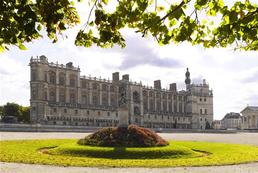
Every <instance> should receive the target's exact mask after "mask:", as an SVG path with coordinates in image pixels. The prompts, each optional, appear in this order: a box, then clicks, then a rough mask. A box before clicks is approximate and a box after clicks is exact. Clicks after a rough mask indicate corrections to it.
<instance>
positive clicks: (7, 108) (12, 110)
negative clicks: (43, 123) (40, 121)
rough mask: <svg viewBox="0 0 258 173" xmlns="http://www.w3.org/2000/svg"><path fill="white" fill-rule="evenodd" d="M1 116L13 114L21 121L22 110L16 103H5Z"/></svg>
mask: <svg viewBox="0 0 258 173" xmlns="http://www.w3.org/2000/svg"><path fill="white" fill-rule="evenodd" d="M3 116H14V117H17V118H18V121H21V120H22V112H21V110H20V106H19V105H18V104H16V103H7V104H6V105H4V107H3Z"/></svg>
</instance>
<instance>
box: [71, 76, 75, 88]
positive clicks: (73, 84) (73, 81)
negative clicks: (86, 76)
mask: <svg viewBox="0 0 258 173" xmlns="http://www.w3.org/2000/svg"><path fill="white" fill-rule="evenodd" d="M70 86H71V87H75V79H74V78H73V77H71V78H70Z"/></svg>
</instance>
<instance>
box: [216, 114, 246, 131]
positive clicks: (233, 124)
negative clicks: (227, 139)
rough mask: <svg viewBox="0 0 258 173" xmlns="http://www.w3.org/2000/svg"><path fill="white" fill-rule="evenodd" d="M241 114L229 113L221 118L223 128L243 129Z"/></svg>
mask: <svg viewBox="0 0 258 173" xmlns="http://www.w3.org/2000/svg"><path fill="white" fill-rule="evenodd" d="M241 122H242V119H241V115H240V114H239V113H234V112H230V113H227V114H226V115H225V116H224V118H223V119H222V120H221V129H241Z"/></svg>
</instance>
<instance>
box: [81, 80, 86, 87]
mask: <svg viewBox="0 0 258 173" xmlns="http://www.w3.org/2000/svg"><path fill="white" fill-rule="evenodd" d="M82 88H86V81H84V80H83V81H82Z"/></svg>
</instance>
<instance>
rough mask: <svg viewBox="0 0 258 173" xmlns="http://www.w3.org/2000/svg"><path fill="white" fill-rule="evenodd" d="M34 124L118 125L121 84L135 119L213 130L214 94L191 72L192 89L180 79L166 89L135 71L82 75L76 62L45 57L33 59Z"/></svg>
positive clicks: (155, 125)
mask: <svg viewBox="0 0 258 173" xmlns="http://www.w3.org/2000/svg"><path fill="white" fill-rule="evenodd" d="M29 65H30V68H31V81H30V88H31V98H30V104H31V113H30V115H31V117H30V118H31V122H33V123H41V124H52V125H70V126H98V127H105V126H117V125H118V123H119V112H118V107H119V85H120V84H121V83H123V84H125V85H126V98H127V102H126V104H127V107H128V115H129V116H128V118H129V120H128V121H129V123H131V124H137V125H139V126H143V127H148V128H188V129H205V128H209V127H210V125H211V123H212V121H213V94H212V90H210V89H209V85H208V84H207V83H206V81H205V80H204V81H203V83H202V84H192V83H191V79H190V72H189V71H188V69H187V72H186V73H185V77H186V79H185V85H186V89H185V90H181V91H178V90H177V85H176V83H172V84H170V87H169V89H162V87H161V81H160V80H155V81H154V86H153V87H148V86H145V85H142V84H141V83H137V82H131V80H129V75H128V74H125V75H123V76H122V79H120V76H119V72H115V73H113V74H112V80H107V79H100V78H96V77H90V76H88V77H86V76H81V74H80V73H81V71H80V68H79V67H74V66H73V64H72V62H69V63H67V64H66V65H63V64H57V63H56V64H55V63H50V62H48V59H47V58H46V57H45V56H44V55H42V56H40V57H36V58H33V57H32V58H31V60H30V64H29Z"/></svg>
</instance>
